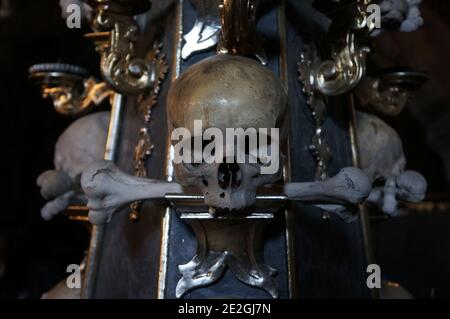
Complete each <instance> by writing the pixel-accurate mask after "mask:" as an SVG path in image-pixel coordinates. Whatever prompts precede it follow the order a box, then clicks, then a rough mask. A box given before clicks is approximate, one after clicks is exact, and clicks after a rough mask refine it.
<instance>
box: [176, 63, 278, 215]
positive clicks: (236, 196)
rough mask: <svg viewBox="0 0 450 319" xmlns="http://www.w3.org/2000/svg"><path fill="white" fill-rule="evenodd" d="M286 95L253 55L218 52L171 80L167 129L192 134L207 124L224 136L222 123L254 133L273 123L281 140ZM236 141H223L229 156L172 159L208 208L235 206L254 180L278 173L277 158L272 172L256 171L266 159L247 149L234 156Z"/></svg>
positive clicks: (248, 195) (246, 202) (251, 192)
mask: <svg viewBox="0 0 450 319" xmlns="http://www.w3.org/2000/svg"><path fill="white" fill-rule="evenodd" d="M286 100H287V97H286V91H285V89H284V87H283V86H282V85H281V83H280V81H279V79H278V78H277V77H276V76H275V75H274V74H273V73H272V72H271V71H270V70H269V69H267V68H265V67H263V66H262V65H261V64H260V63H258V62H257V61H255V60H252V59H249V58H245V57H241V56H232V55H217V56H214V57H211V58H208V59H205V60H203V61H201V62H199V63H197V64H195V65H194V66H192V67H190V68H189V69H188V70H186V71H185V72H184V73H183V74H182V75H181V76H180V77H179V78H178V79H177V80H176V81H175V82H174V83H173V84H172V86H171V88H170V91H169V94H168V100H167V107H168V118H169V124H170V128H171V129H172V130H173V129H176V128H186V129H187V130H188V131H189V132H194V133H193V134H192V137H194V138H197V137H199V135H203V133H204V132H205V130H207V129H209V128H216V129H218V130H219V131H220V132H222V135H223V137H225V136H226V129H227V128H232V129H236V128H242V129H243V130H247V129H255V130H256V131H258V132H259V134H263V133H261V132H262V131H261V130H260V129H267V132H271V128H278V129H280V134H279V135H280V136H279V137H280V140H281V141H283V140H284V138H283V136H284V134H285V133H284V130H283V128H284V126H283V125H282V122H283V120H284V114H285V111H286ZM198 120H201V121H202V122H201V123H202V130H201V132H198V131H197V132H196V131H195V129H194V128H195V127H194V121H198ZM267 135H270V134H267ZM268 137H270V136H264V138H268ZM269 141H270V140H269ZM172 142H173V141H172ZM273 142H274V141H273V140H272V145H273ZM277 142H278V141H277ZM188 143H190V141H188ZM230 144H233V145H230ZM236 144H237V142H236V139H234V138H233V140H232V141H229V140H228V139H225V141H223V145H222V146H223V152H222V153H221V154H226V149H227V147H232V148H233V150H234V158H231V159H230V158H229V157H227V158H223V159H220V160H218V161H216V162H214V163H207V162H205V161H203V162H202V163H198V164H189V163H186V162H181V163H175V162H174V171H175V175H176V178H177V182H179V183H180V184H182V185H183V186H194V187H197V188H199V189H200V190H201V191H202V192H203V195H204V197H205V204H206V205H207V206H210V207H213V208H218V209H222V210H223V209H229V210H237V209H242V208H245V207H248V206H250V205H252V204H253V203H254V202H255V199H256V189H257V188H258V187H259V186H262V185H265V184H269V183H274V182H276V181H277V180H278V179H280V177H281V171H282V170H281V164H280V165H278V169H277V170H276V172H275V173H273V174H261V168H262V166H264V165H266V166H267V164H268V163H267V162H265V161H259V162H256V163H255V161H252V162H251V161H250V157H251V156H252V155H250V153H251V152H248V149H247V153H246V154H245V161H244V162H243V163H242V160H241V162H240V161H237V160H236V157H237V156H238V155H237V154H236V152H237V151H238V148H239V147H240V146H239V145H236ZM241 146H242V144H241ZM259 147H260V146H257V148H259ZM270 147H271V146H268V148H269V149H270ZM272 150H273V152H271V154H270V155H271V157H272V160H274V159H275V160H276V159H277V160H278V163H281V160H280V156H281V155H280V152H277V150H276V149H275V147H272V149H271V151H272ZM216 151H218V150H216ZM251 154H253V155H254V154H255V153H251ZM227 155H229V154H227ZM263 163H264V164H263Z"/></svg>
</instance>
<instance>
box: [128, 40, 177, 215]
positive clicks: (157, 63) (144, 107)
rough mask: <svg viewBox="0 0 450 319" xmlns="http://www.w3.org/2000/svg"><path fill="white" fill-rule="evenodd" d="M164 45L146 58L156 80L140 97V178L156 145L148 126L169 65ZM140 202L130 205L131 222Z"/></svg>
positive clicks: (137, 157)
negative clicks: (163, 50) (163, 48)
mask: <svg viewBox="0 0 450 319" xmlns="http://www.w3.org/2000/svg"><path fill="white" fill-rule="evenodd" d="M161 48H162V43H159V42H155V44H154V46H153V48H152V50H150V51H149V53H148V54H147V56H146V59H145V60H146V61H147V63H150V64H151V65H153V67H154V73H155V80H154V81H153V85H152V87H151V88H150V89H149V90H148V91H147V92H146V93H143V94H141V95H139V96H138V105H139V114H140V115H141V117H142V119H143V122H144V125H143V126H142V127H141V129H140V130H139V139H138V142H137V144H136V147H135V149H134V157H133V160H134V163H135V166H134V171H135V175H136V176H138V177H146V176H147V168H146V162H147V159H148V158H149V157H150V155H151V154H152V150H153V148H154V145H153V143H152V139H151V135H150V132H149V128H148V126H149V125H150V120H151V112H152V108H153V107H154V106H155V105H156V104H157V97H158V94H159V91H160V88H161V83H162V81H163V80H164V79H165V77H166V74H167V71H168V68H169V67H168V65H167V62H166V57H165V55H164V54H163V53H162V52H161ZM140 207H141V203H140V202H134V203H132V204H131V205H130V208H131V213H130V220H131V221H136V220H138V218H139V209H140Z"/></svg>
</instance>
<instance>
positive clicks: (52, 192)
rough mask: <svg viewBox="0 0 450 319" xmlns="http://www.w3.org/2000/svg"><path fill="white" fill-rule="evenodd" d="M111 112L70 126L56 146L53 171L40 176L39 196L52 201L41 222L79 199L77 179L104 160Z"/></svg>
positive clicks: (83, 118)
mask: <svg viewBox="0 0 450 319" xmlns="http://www.w3.org/2000/svg"><path fill="white" fill-rule="evenodd" d="M109 117H110V112H97V113H93V114H89V115H86V116H84V117H82V118H80V119H78V120H76V121H75V122H73V123H72V124H71V125H70V126H69V127H68V128H67V129H66V130H65V131H64V132H63V133H62V134H61V135H60V137H59V138H58V141H57V142H56V145H55V156H54V165H55V169H54V170H48V171H45V172H44V173H42V174H41V175H39V177H38V178H37V181H36V183H37V185H38V186H39V187H40V188H41V195H42V196H43V197H44V198H45V199H49V200H50V199H51V201H49V202H48V203H47V204H46V205H45V206H44V207H43V208H42V210H41V215H42V217H43V218H44V219H46V220H48V219H51V218H52V217H53V216H55V215H56V214H58V213H59V212H61V211H63V210H64V209H66V208H67V206H68V205H69V204H70V201H71V200H72V199H73V198H74V197H75V196H77V195H78V196H79V195H82V194H81V187H80V176H81V173H82V172H83V170H84V169H85V168H86V167H87V166H88V165H89V164H91V163H93V162H95V161H98V160H100V159H102V158H103V155H104V152H105V145H106V138H107V133H108V125H109Z"/></svg>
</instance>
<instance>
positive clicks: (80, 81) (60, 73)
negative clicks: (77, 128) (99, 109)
mask: <svg viewBox="0 0 450 319" xmlns="http://www.w3.org/2000/svg"><path fill="white" fill-rule="evenodd" d="M87 74H88V73H87V71H86V70H84V69H82V68H79V67H77V66H73V65H69V64H61V63H48V64H38V65H35V66H32V67H31V68H30V78H31V79H33V80H34V81H35V82H37V83H38V84H39V85H40V86H41V92H42V96H43V97H44V98H51V99H52V100H53V105H54V107H55V110H56V111H57V112H58V113H60V114H64V115H79V114H82V113H85V112H88V111H89V110H90V109H92V107H94V106H95V105H99V104H101V103H102V102H103V101H104V100H105V99H106V98H109V97H111V96H112V94H113V93H114V92H113V91H112V90H111V88H110V87H109V86H108V85H107V84H106V83H104V82H100V83H98V82H97V81H96V80H95V79H94V78H92V77H85V76H86V75H87Z"/></svg>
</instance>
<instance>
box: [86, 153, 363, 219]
mask: <svg viewBox="0 0 450 319" xmlns="http://www.w3.org/2000/svg"><path fill="white" fill-rule="evenodd" d="M81 186H82V188H83V190H84V192H85V194H86V196H87V198H88V208H89V209H90V211H89V220H90V222H91V223H93V224H104V223H108V222H109V221H110V220H111V218H112V216H113V214H114V213H115V212H116V211H117V210H118V209H119V208H121V207H123V206H125V205H127V204H130V203H132V202H135V201H139V200H147V199H161V198H164V197H165V195H166V194H180V193H183V189H182V187H181V185H179V184H177V183H174V182H163V181H159V180H153V179H146V178H140V177H135V176H132V175H128V174H125V173H124V172H122V171H120V170H119V169H118V168H117V167H116V166H115V165H114V164H113V163H112V162H110V161H104V160H102V161H98V162H95V163H93V164H92V165H90V166H89V167H88V168H87V169H86V170H85V171H84V172H83V174H82V176H81ZM370 191H371V182H370V180H369V178H368V177H367V176H366V174H365V173H364V172H363V171H361V170H360V169H358V168H354V167H347V168H344V169H342V170H341V171H340V172H339V173H338V174H337V175H336V176H334V177H332V178H330V179H328V180H326V181H316V182H306V183H287V184H285V185H284V193H285V195H286V197H287V198H288V199H289V200H294V201H302V202H308V203H311V204H313V205H316V206H318V207H320V208H322V209H325V210H329V211H333V212H338V211H342V209H343V207H346V206H347V205H352V204H358V203H360V202H362V201H363V200H364V199H365V198H366V197H367V196H368V195H369V193H370Z"/></svg>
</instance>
